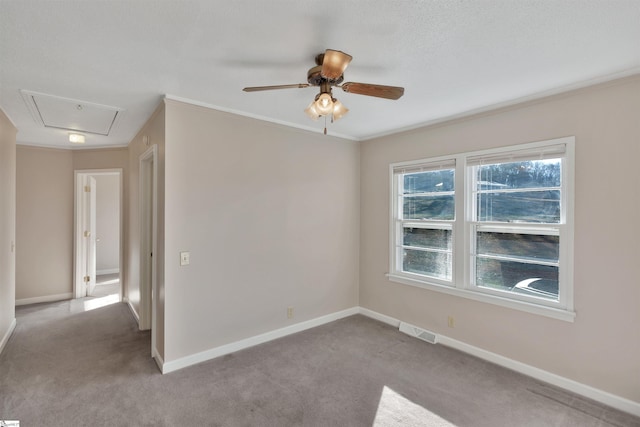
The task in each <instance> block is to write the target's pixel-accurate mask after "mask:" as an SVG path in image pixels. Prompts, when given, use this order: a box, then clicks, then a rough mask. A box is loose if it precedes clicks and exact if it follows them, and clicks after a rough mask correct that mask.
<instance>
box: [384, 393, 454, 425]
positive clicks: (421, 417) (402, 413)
mask: <svg viewBox="0 0 640 427" xmlns="http://www.w3.org/2000/svg"><path fill="white" fill-rule="evenodd" d="M373 425H374V426H375V427H387V426H412V427H417V426H429V427H455V424H451V423H450V422H448V421H447V420H445V419H444V418H441V417H439V416H438V415H436V414H434V413H433V412H431V411H429V410H428V409H426V408H423V407H422V406H420V405H417V404H415V403H413V402H412V401H410V400H409V399H407V398H406V397H403V396H401V395H400V394H399V393H396V392H395V391H393V390H392V389H390V388H389V387H387V386H384V388H383V389H382V394H381V395H380V403H379V404H378V410H377V411H376V418H375V420H374V421H373Z"/></svg>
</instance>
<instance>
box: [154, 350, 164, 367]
mask: <svg viewBox="0 0 640 427" xmlns="http://www.w3.org/2000/svg"><path fill="white" fill-rule="evenodd" d="M152 353H153V354H152V357H153V360H155V361H156V365H158V368H160V372H162V373H164V372H163V367H164V359H163V358H162V356H160V353H159V352H158V349H157V348H154V349H152Z"/></svg>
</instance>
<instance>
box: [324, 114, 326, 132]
mask: <svg viewBox="0 0 640 427" xmlns="http://www.w3.org/2000/svg"><path fill="white" fill-rule="evenodd" d="M324 134H325V135H326V134H327V116H324Z"/></svg>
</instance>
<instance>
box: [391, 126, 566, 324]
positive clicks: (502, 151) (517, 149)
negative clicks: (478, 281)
mask: <svg viewBox="0 0 640 427" xmlns="http://www.w3.org/2000/svg"><path fill="white" fill-rule="evenodd" d="M558 147H564V154H563V155H562V159H563V160H562V161H563V165H562V178H561V179H562V183H561V200H560V204H561V218H560V223H559V224H531V223H526V224H509V223H496V224H492V223H477V222H475V221H474V218H475V208H476V207H475V202H474V197H475V192H474V191H473V189H474V185H473V184H474V183H475V177H474V176H473V174H472V171H473V166H472V164H478V163H477V162H478V159H480V158H487V159H491V158H505V157H507V158H508V157H509V156H513V157H514V159H516V160H514V161H517V158H518V156H519V155H521V154H522V153H528V155H530V153H532V152H536V153H540V156H544V154H545V151H556V150H557V148H558ZM574 159H575V137H573V136H571V137H564V138H557V139H553V140H548V141H539V142H534V143H528V144H521V145H515V146H509V147H501V148H497V149H489V150H482V151H475V152H469V153H461V154H456V155H452V156H445V157H437V158H430V159H420V160H415V161H408V162H400V163H393V164H391V165H390V166H389V173H390V183H391V191H390V193H391V201H390V227H389V243H390V244H389V273H388V274H387V276H388V278H389V280H390V281H393V282H396V283H402V284H406V285H411V286H417V287H420V288H424V289H429V290H433V291H437V292H443V293H446V294H450V295H455V296H459V297H463V298H468V299H472V300H476V301H481V302H485V303H490V304H495V305H499V306H503V307H508V308H511V309H515V310H520V311H525V312H528V313H533V314H538V315H542V316H546V317H551V318H554V319H560V320H565V321H569V322H573V321H574V319H575V312H574V306H573V295H574V290H573V241H574V236H573V222H574V221H573V212H574V169H575V160H574ZM453 162H455V197H454V200H455V219H454V220H453V221H446V222H447V223H450V226H451V230H452V234H453V237H452V238H453V242H452V257H453V267H452V279H451V281H447V280H439V279H435V278H431V277H428V276H424V275H420V274H414V273H409V272H404V271H402V260H401V259H400V257H399V255H398V251H397V250H396V248H397V245H398V242H399V241H400V240H398V239H401V238H402V235H401V233H402V225H401V224H402V220H401V219H400V218H399V217H398V216H399V214H400V210H399V209H400V206H399V205H398V200H399V190H400V188H401V182H399V179H398V177H399V176H401V174H402V173H403V171H417V170H420V168H424V169H423V170H433V169H436V168H434V166H433V165H437V164H439V163H444V164H447V163H449V164H451V163H453ZM470 163H471V165H470ZM404 173H406V172H404ZM405 222H411V221H410V220H406V221H405ZM418 222H419V221H418ZM437 222H438V221H426V222H425V225H426V226H427V227H429V225H430V224H431V223H437ZM477 229H484V230H490V229H500V230H505V231H510V232H523V233H538V234H553V235H559V236H560V248H559V263H558V267H559V281H558V283H559V289H558V301H552V300H548V299H542V298H536V297H534V296H527V295H519V294H516V293H513V292H505V291H499V290H491V289H487V288H482V287H479V286H476V285H475V284H474V277H475V272H474V268H475V267H474V266H475V263H474V257H473V255H474V251H475V235H476V230H477Z"/></svg>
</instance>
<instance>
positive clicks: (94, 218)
mask: <svg viewBox="0 0 640 427" xmlns="http://www.w3.org/2000/svg"><path fill="white" fill-rule="evenodd" d="M122 188H123V183H122V169H98V170H77V171H75V197H74V203H75V221H74V222H75V226H74V253H75V256H74V279H73V284H74V285H73V287H74V297H75V298H84V297H87V296H88V297H94V298H100V299H105V301H106V300H107V299H108V300H109V301H110V302H112V303H113V302H119V301H122V298H123V289H122V283H123V280H122V279H123V272H122V260H123V250H122V248H123V227H122V222H123V208H122V199H123V196H122V194H123V191H122Z"/></svg>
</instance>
